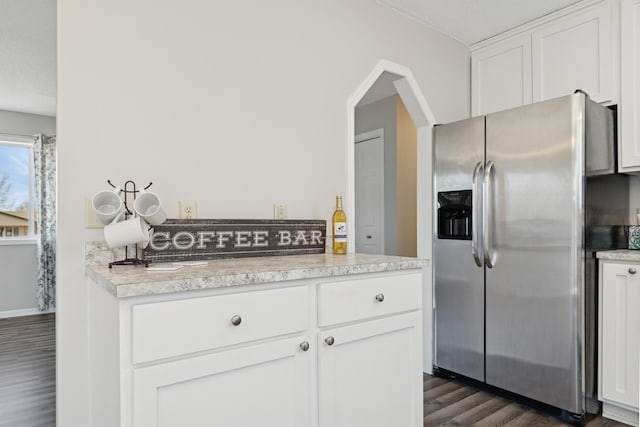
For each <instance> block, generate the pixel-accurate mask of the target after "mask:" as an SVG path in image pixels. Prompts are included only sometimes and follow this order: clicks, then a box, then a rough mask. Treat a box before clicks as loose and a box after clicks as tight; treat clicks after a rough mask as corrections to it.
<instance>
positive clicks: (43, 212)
mask: <svg viewBox="0 0 640 427" xmlns="http://www.w3.org/2000/svg"><path fill="white" fill-rule="evenodd" d="M33 161H34V162H33V163H34V169H35V205H34V206H35V209H34V210H35V216H36V231H37V233H38V250H37V256H38V292H37V304H38V309H39V310H40V311H46V310H49V309H53V308H55V306H56V137H55V136H46V135H38V136H37V137H36V141H35V143H34V147H33Z"/></svg>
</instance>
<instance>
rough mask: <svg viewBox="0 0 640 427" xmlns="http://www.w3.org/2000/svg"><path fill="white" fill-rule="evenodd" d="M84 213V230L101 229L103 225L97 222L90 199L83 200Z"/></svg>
mask: <svg viewBox="0 0 640 427" xmlns="http://www.w3.org/2000/svg"><path fill="white" fill-rule="evenodd" d="M84 212H85V228H103V227H104V224H102V223H101V222H100V221H98V218H96V213H95V212H94V211H93V205H92V204H91V199H90V198H88V197H87V198H86V199H84Z"/></svg>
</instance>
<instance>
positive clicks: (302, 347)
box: [300, 341, 309, 351]
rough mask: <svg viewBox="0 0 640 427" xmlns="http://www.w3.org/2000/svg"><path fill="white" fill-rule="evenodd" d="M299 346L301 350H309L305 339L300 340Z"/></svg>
mask: <svg viewBox="0 0 640 427" xmlns="http://www.w3.org/2000/svg"><path fill="white" fill-rule="evenodd" d="M300 348H301V349H302V351H307V350H309V343H308V342H307V341H302V342H301V343H300Z"/></svg>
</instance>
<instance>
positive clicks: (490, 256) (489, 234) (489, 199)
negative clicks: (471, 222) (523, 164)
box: [482, 161, 496, 268]
mask: <svg viewBox="0 0 640 427" xmlns="http://www.w3.org/2000/svg"><path fill="white" fill-rule="evenodd" d="M494 174H495V171H494V168H493V162H492V161H488V162H487V164H486V166H485V168H484V180H483V181H484V182H483V185H482V202H483V203H482V249H483V252H484V263H485V265H486V266H487V267H489V268H493V266H494V265H495V261H496V260H495V251H494V250H493V219H494V218H493V206H492V205H493V186H492V185H491V184H492V175H494Z"/></svg>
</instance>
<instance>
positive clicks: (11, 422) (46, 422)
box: [0, 314, 56, 427]
mask: <svg viewBox="0 0 640 427" xmlns="http://www.w3.org/2000/svg"><path fill="white" fill-rule="evenodd" d="M55 358H56V343H55V314H41V315H36V316H25V317H16V318H9V319H0V427H40V426H42V427H44V426H46V427H52V426H55V424H56V422H55V419H56V377H55V364H56V359H55Z"/></svg>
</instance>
